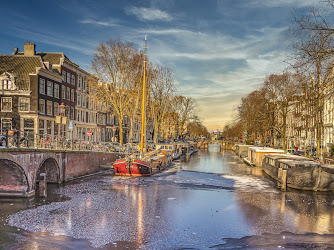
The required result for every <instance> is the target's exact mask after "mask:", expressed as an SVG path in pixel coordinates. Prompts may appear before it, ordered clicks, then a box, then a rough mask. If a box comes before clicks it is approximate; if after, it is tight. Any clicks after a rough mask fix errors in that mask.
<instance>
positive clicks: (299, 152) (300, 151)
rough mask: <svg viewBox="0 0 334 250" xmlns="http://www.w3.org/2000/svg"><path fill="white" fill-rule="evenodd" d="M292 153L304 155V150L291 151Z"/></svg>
mask: <svg viewBox="0 0 334 250" xmlns="http://www.w3.org/2000/svg"><path fill="white" fill-rule="evenodd" d="M293 154H294V155H299V156H305V151H304V150H296V151H295V152H293Z"/></svg>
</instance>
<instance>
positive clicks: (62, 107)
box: [58, 102, 65, 141]
mask: <svg viewBox="0 0 334 250" xmlns="http://www.w3.org/2000/svg"><path fill="white" fill-rule="evenodd" d="M58 108H59V115H60V122H59V125H58V140H59V141H60V132H61V125H62V122H63V114H64V109H65V105H64V103H63V102H62V103H61V104H60V105H59V106H58Z"/></svg>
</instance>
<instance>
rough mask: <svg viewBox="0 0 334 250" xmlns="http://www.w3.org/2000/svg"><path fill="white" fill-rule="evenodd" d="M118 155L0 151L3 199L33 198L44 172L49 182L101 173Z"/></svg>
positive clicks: (37, 150) (28, 150) (104, 153)
mask: <svg viewBox="0 0 334 250" xmlns="http://www.w3.org/2000/svg"><path fill="white" fill-rule="evenodd" d="M119 155H120V154H118V153H107V152H94V151H59V150H58V151H57V150H45V149H44V150H43V149H17V148H8V149H0V196H16V197H29V196H32V195H34V193H35V189H36V182H38V178H39V175H40V174H41V173H46V179H47V182H48V183H61V182H64V181H67V180H70V179H72V178H75V177H79V176H82V175H86V174H91V173H96V172H99V171H101V170H103V166H104V165H109V164H110V165H111V164H112V163H113V162H114V161H115V160H116V158H117V157H119Z"/></svg>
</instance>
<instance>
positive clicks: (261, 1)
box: [247, 0, 319, 7]
mask: <svg viewBox="0 0 334 250" xmlns="http://www.w3.org/2000/svg"><path fill="white" fill-rule="evenodd" d="M317 3H319V1H315V0H276V1H271V0H252V1H247V5H248V4H249V6H253V7H259V6H266V7H284V6H287V7H291V6H294V7H306V6H312V5H313V4H317Z"/></svg>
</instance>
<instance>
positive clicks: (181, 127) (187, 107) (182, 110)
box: [172, 95, 195, 136]
mask: <svg viewBox="0 0 334 250" xmlns="http://www.w3.org/2000/svg"><path fill="white" fill-rule="evenodd" d="M172 103H173V106H174V110H175V113H176V114H177V115H175V118H176V119H177V120H176V123H175V126H176V131H177V132H178V134H179V135H180V136H182V135H183V133H184V131H185V129H186V126H185V125H186V124H187V122H188V121H189V119H190V118H191V117H193V115H194V109H195V100H194V99H192V98H191V97H186V96H182V95H178V96H175V97H174V98H173V101H172Z"/></svg>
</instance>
